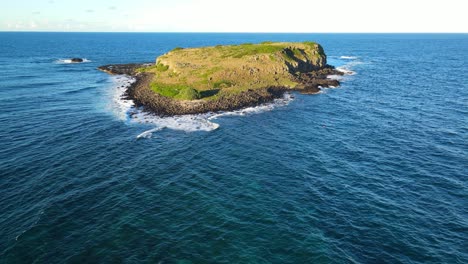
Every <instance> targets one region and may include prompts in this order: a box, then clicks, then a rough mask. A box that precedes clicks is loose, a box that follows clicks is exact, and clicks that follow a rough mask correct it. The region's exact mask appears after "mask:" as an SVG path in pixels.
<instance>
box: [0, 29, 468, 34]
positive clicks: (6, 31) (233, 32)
mask: <svg viewBox="0 0 468 264" xmlns="http://www.w3.org/2000/svg"><path fill="white" fill-rule="evenodd" d="M0 33H136V34H138V33H154V34H163V33H166V34H468V32H458V31H454V32H417V31H415V32H398V31H394V32H377V31H375V32H367V31H362V32H360V31H355V32H267V31H259V32H245V31H244V32H243V31H229V32H218V31H47V30H44V31H43V30H36V31H30V30H0Z"/></svg>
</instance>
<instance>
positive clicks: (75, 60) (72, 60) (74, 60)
mask: <svg viewBox="0 0 468 264" xmlns="http://www.w3.org/2000/svg"><path fill="white" fill-rule="evenodd" d="M71 62H74V63H78V62H83V59H82V58H72V59H71Z"/></svg>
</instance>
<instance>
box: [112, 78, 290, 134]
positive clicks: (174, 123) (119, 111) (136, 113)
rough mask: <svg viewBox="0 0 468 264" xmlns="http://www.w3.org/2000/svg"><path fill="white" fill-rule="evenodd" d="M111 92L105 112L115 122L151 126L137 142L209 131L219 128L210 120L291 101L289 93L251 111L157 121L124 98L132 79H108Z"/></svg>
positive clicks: (248, 112) (183, 116) (175, 117)
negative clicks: (165, 132) (165, 131)
mask: <svg viewBox="0 0 468 264" xmlns="http://www.w3.org/2000/svg"><path fill="white" fill-rule="evenodd" d="M110 78H111V80H112V87H113V88H112V89H110V90H109V91H110V93H109V94H108V96H109V98H110V104H109V105H108V110H109V111H110V112H112V113H113V115H114V116H116V117H117V118H118V119H120V120H122V121H126V122H128V123H131V124H145V125H152V126H154V127H153V128H151V129H149V130H146V131H144V132H142V133H140V134H138V135H137V136H136V138H137V139H143V138H151V137H152V136H153V133H155V132H158V131H161V130H163V129H171V130H179V131H185V132H197V131H207V132H209V131H213V130H216V129H218V128H219V124H218V123H215V122H214V121H213V120H214V119H217V118H219V117H225V116H244V115H250V114H257V113H262V112H266V111H271V110H273V109H274V108H277V107H280V106H284V105H287V104H289V102H291V101H292V100H293V98H294V97H293V96H292V94H290V93H285V94H284V96H283V97H282V98H279V99H275V100H274V101H273V102H271V103H267V104H262V105H259V106H255V107H247V108H244V109H240V110H236V111H228V112H218V113H205V114H196V115H179V116H171V117H160V116H156V115H154V114H151V113H148V112H145V111H142V110H141V109H138V108H136V107H135V104H134V102H133V100H128V99H126V98H125V92H126V90H127V89H128V87H129V86H130V85H131V84H132V83H134V82H135V78H133V77H130V76H125V75H119V76H111V77H110Z"/></svg>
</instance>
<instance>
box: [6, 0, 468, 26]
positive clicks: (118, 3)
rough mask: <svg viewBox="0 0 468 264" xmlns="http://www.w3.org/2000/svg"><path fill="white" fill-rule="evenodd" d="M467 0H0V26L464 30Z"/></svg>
mask: <svg viewBox="0 0 468 264" xmlns="http://www.w3.org/2000/svg"><path fill="white" fill-rule="evenodd" d="M465 2H467V3H468V1H466V0H444V1H434V0H427V1H422V0H374V1H371V0H332V1H327V0H321V1H316V0H280V1H277V0H269V1H268V0H259V1H255V0H228V1H223V0H217V1H216V0H125V1H124V0H0V31H88V32H89V31H91V32H93V31H94V32H304V33H308V32H325V33H328V32H330V33H335V32H345V33H346V32H350V33H352V32H446V33H452V32H461V33H467V32H468V15H467V14H466V12H467V10H468V8H467V6H468V4H467V3H465Z"/></svg>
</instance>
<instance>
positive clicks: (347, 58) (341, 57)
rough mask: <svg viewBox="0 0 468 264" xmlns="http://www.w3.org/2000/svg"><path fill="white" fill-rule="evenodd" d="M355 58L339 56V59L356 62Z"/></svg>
mask: <svg viewBox="0 0 468 264" xmlns="http://www.w3.org/2000/svg"><path fill="white" fill-rule="evenodd" d="M357 58H358V57H356V56H340V59H344V60H356V59H357Z"/></svg>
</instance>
